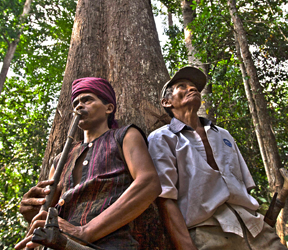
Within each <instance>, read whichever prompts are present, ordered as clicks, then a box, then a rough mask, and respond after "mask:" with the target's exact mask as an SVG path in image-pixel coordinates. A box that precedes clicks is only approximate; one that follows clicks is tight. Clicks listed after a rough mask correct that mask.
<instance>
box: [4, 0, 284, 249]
mask: <svg viewBox="0 0 288 250" xmlns="http://www.w3.org/2000/svg"><path fill="white" fill-rule="evenodd" d="M160 2H161V3H160ZM24 3H25V1H24V0H2V1H1V3H0V10H1V11H0V58H1V61H3V58H4V56H5V53H6V51H7V48H8V44H9V42H11V41H13V39H15V37H16V36H17V34H18V32H19V30H17V27H18V26H17V24H18V23H19V16H20V15H21V13H22V10H23V5H24ZM153 3H157V6H156V5H153V10H154V14H155V15H162V16H164V17H166V16H167V14H168V11H169V12H170V13H172V14H173V16H174V18H177V20H179V23H177V25H173V26H171V27H168V25H167V24H166V28H165V34H166V36H167V41H166V43H165V45H164V46H163V47H162V51H163V55H164V59H165V62H166V65H167V68H168V70H169V73H170V75H173V74H174V73H175V71H176V70H177V69H178V68H180V67H182V66H184V65H187V64H188V51H187V49H186V47H185V41H184V28H183V17H182V11H181V4H180V1H179V0H161V1H159V0H157V1H156V0H154V1H153ZM159 6H160V7H159ZM192 7H193V8H195V9H196V10H197V15H196V18H195V19H194V21H193V23H191V24H190V25H189V29H191V31H192V43H193V46H194V47H195V48H196V49H197V51H198V53H197V56H198V57H199V59H200V60H201V62H203V63H207V64H208V63H209V65H210V71H209V76H210V79H211V80H210V82H209V84H212V94H211V97H210V98H211V99H212V108H213V110H214V114H215V118H216V124H217V125H219V126H222V127H224V128H226V129H228V130H229V131H230V133H231V134H232V135H233V136H234V138H235V140H236V142H237V143H238V145H239V148H240V151H241V152H242V154H243V156H244V158H245V160H246V162H247V164H248V166H249V168H250V170H251V172H252V175H253V177H254V180H255V182H256V184H257V189H256V190H255V191H254V193H253V195H254V196H255V197H256V198H257V199H258V201H259V202H260V204H261V205H262V209H266V208H267V204H268V202H269V201H270V193H269V190H268V184H267V177H266V174H265V170H264V167H263V164H262V159H261V156H260V152H259V148H258V144H257V140H256V135H255V131H254V126H253V123H252V120H251V115H250V112H249V108H248V103H247V99H246V96H245V91H244V86H243V79H242V76H241V71H240V68H239V61H238V59H237V57H236V51H235V41H234V36H233V28H232V27H233V25H232V23H231V17H230V16H229V11H228V7H227V1H224V0H219V1H216V0H212V1H209V2H208V1H204V0H201V1H193V4H192ZM237 7H238V10H239V14H240V16H241V18H242V20H243V24H244V27H245V30H246V32H247V39H248V43H249V45H250V50H251V51H252V53H253V60H254V62H255V65H256V67H257V70H258V76H259V79H260V81H261V84H262V86H263V88H264V91H265V97H266V100H267V102H268V104H269V107H268V108H269V112H270V115H271V120H272V124H273V129H274V132H275V135H276V138H277V143H278V147H279V152H280V155H281V159H282V162H283V164H284V165H285V164H287V161H288V148H287V141H288V112H287V111H288V110H287V101H288V100H287V99H288V83H287V66H288V65H287V55H288V53H287V37H288V27H287V22H286V21H287V18H288V16H287V15H288V14H287V1H286V0H283V1H282V0H280V1H271V0H264V1H261V0H260V1H256V2H255V1H242V0H241V1H238V2H237ZM75 8H76V1H74V0H50V1H48V0H35V1H33V2H32V8H31V11H30V15H29V16H28V18H27V21H26V23H25V25H24V30H23V33H22V35H21V36H20V42H19V44H18V47H17V50H16V54H15V56H14V58H13V61H12V64H11V71H12V72H13V74H10V75H9V76H8V77H7V79H6V82H5V85H4V89H3V93H2V94H1V96H0V106H1V108H0V122H1V126H0V169H1V171H0V178H1V180H2V181H1V184H0V239H1V241H0V248H1V249H13V246H14V244H15V243H16V242H17V241H19V240H20V239H21V238H22V237H23V236H24V235H25V230H26V227H27V224H26V223H25V221H24V220H23V218H22V216H21V215H20V214H19V212H18V208H19V202H20V200H21V197H22V196H23V194H24V193H25V192H27V191H28V190H29V188H30V187H31V186H33V185H35V183H36V182H37V179H38V175H39V172H40V169H39V168H40V166H41V162H42V157H43V154H44V151H45V147H46V142H47V138H48V135H49V128H50V126H51V123H52V119H53V116H54V112H55V106H56V103H57V97H58V96H59V91H60V89H61V82H62V79H63V74H64V70H65V64H66V59H67V54H68V50H69V43H70V37H71V32H72V26H73V21H74V15H75ZM166 23H167V22H166Z"/></svg>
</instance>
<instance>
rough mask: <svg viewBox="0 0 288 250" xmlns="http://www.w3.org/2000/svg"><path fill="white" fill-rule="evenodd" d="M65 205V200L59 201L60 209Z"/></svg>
mask: <svg viewBox="0 0 288 250" xmlns="http://www.w3.org/2000/svg"><path fill="white" fill-rule="evenodd" d="M64 203H65V200H63V199H60V200H59V201H58V204H59V206H60V207H62V206H63V205H64Z"/></svg>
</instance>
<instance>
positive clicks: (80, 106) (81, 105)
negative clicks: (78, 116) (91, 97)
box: [75, 102, 83, 110]
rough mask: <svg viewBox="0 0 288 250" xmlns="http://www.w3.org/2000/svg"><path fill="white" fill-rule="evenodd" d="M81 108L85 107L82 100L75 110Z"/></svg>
mask: <svg viewBox="0 0 288 250" xmlns="http://www.w3.org/2000/svg"><path fill="white" fill-rule="evenodd" d="M79 109H83V103H82V102H79V103H78V104H77V106H76V107H75V110H79Z"/></svg>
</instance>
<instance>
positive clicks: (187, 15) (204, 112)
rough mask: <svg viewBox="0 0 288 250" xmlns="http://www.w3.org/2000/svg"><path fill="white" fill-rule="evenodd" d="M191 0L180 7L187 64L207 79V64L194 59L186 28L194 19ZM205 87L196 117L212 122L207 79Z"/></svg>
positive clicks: (189, 36)
mask: <svg viewBox="0 0 288 250" xmlns="http://www.w3.org/2000/svg"><path fill="white" fill-rule="evenodd" d="M191 5H192V0H184V1H182V2H181V6H182V14H183V22H184V35H185V44H186V48H187V49H188V62H189V64H190V65H192V66H196V67H198V68H201V69H202V70H203V72H204V73H205V75H206V76H207V77H208V73H209V68H210V65H209V64H205V63H202V62H201V61H200V60H199V59H198V58H196V57H195V54H196V52H197V51H196V49H195V48H194V47H193V45H192V42H191V41H192V34H191V29H189V28H188V25H189V24H191V23H192V21H193V20H194V19H195V17H196V10H192V8H191ZM207 80H208V81H207V85H206V86H205V88H204V89H203V90H202V92H201V96H202V104H201V107H200V108H199V111H198V115H199V116H201V117H205V118H207V119H209V120H212V121H214V113H213V110H212V103H211V101H210V98H209V97H210V95H211V94H212V85H211V84H210V83H209V78H207Z"/></svg>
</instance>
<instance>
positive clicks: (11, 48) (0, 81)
mask: <svg viewBox="0 0 288 250" xmlns="http://www.w3.org/2000/svg"><path fill="white" fill-rule="evenodd" d="M31 2H32V0H26V2H25V4H24V7H23V12H22V14H21V16H20V23H19V27H20V28H19V34H18V36H17V38H16V39H15V40H14V41H13V42H11V43H9V41H8V40H7V39H6V42H7V44H8V50H7V53H6V55H5V58H4V61H3V65H2V69H1V73H0V94H1V92H2V89H3V87H4V83H5V80H6V76H7V73H8V70H9V67H10V64H11V61H12V59H13V57H14V54H15V51H16V48H17V45H18V42H19V41H20V35H21V33H22V32H23V24H24V22H25V20H26V17H27V15H28V14H29V11H30V7H31Z"/></svg>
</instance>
